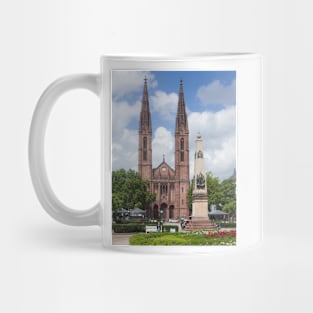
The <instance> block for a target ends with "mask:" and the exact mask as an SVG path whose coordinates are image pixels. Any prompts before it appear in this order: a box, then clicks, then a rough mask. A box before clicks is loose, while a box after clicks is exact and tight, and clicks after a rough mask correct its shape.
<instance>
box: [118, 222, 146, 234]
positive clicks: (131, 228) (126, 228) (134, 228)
mask: <svg viewBox="0 0 313 313" xmlns="http://www.w3.org/2000/svg"><path fill="white" fill-rule="evenodd" d="M112 229H113V231H114V232H115V233H139V232H145V230H146V226H145V225H144V224H136V223H127V224H113V225H112Z"/></svg>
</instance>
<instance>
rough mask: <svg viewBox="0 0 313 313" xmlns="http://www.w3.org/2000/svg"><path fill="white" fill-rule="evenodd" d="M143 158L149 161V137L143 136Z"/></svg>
mask: <svg viewBox="0 0 313 313" xmlns="http://www.w3.org/2000/svg"><path fill="white" fill-rule="evenodd" d="M143 160H144V161H147V137H143Z"/></svg>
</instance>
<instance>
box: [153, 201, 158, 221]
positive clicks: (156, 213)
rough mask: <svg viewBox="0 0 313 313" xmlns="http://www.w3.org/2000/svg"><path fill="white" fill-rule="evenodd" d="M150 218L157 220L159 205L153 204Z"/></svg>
mask: <svg viewBox="0 0 313 313" xmlns="http://www.w3.org/2000/svg"><path fill="white" fill-rule="evenodd" d="M152 218H153V219H154V220H157V219H158V218H159V207H158V206H157V204H155V205H154V207H153V212H152Z"/></svg>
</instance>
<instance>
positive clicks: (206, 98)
mask: <svg viewBox="0 0 313 313" xmlns="http://www.w3.org/2000/svg"><path fill="white" fill-rule="evenodd" d="M197 97H198V98H199V100H200V102H201V103H202V104H203V105H223V106H224V107H227V106H230V105H235V104H236V83H235V80H233V81H232V83H231V84H230V85H224V84H223V83H222V82H221V81H219V80H215V81H213V82H212V83H210V84H208V85H207V86H201V87H200V88H199V89H198V91H197Z"/></svg>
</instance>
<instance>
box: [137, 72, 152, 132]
mask: <svg viewBox="0 0 313 313" xmlns="http://www.w3.org/2000/svg"><path fill="white" fill-rule="evenodd" d="M139 131H150V132H151V114H150V107H149V96H148V86H147V77H145V82H144V87H143V94H142V101H141V112H140V121H139Z"/></svg>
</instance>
